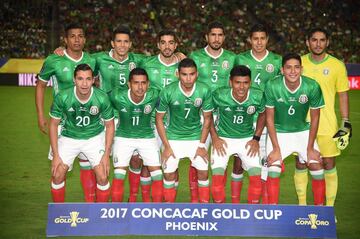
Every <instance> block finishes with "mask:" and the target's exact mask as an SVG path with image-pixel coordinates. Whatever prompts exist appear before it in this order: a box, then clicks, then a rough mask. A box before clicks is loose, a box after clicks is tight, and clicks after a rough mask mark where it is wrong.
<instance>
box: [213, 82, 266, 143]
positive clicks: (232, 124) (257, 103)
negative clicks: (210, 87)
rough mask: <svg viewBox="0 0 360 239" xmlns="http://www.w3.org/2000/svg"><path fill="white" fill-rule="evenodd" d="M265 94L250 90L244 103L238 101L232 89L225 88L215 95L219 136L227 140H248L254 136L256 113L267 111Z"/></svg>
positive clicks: (257, 90) (214, 101) (218, 90)
mask: <svg viewBox="0 0 360 239" xmlns="http://www.w3.org/2000/svg"><path fill="white" fill-rule="evenodd" d="M263 95H264V93H263V92H262V91H261V90H259V89H250V90H249V92H248V95H247V98H246V99H245V101H243V102H241V103H240V102H239V101H237V100H236V99H235V98H234V96H233V95H232V89H231V88H229V87H226V88H225V87H223V88H220V89H217V90H216V91H215V92H214V93H213V103H214V110H218V119H217V122H216V130H217V133H218V135H219V136H222V137H226V138H247V137H251V136H252V135H253V134H254V131H255V129H254V124H253V122H254V117H255V113H261V112H264V110H265V97H264V96H263Z"/></svg>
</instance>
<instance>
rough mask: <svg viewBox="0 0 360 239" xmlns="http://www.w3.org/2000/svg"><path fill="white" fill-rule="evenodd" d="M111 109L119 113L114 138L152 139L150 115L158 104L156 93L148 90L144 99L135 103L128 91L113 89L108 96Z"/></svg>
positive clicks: (152, 130) (152, 131)
mask: <svg viewBox="0 0 360 239" xmlns="http://www.w3.org/2000/svg"><path fill="white" fill-rule="evenodd" d="M110 100H111V103H112V105H113V107H114V108H115V109H116V111H117V112H119V126H118V128H117V129H116V136H118V137H125V138H140V139H143V138H154V137H155V135H154V129H153V128H152V127H151V115H152V112H153V111H154V110H155V106H156V103H157V102H158V91H157V90H153V89H149V90H148V91H147V92H146V94H145V96H144V99H143V100H142V101H141V102H139V103H135V102H133V101H132V100H131V97H130V90H122V89H115V90H113V91H112V92H111V94H110Z"/></svg>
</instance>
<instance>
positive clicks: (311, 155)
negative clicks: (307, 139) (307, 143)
mask: <svg viewBox="0 0 360 239" xmlns="http://www.w3.org/2000/svg"><path fill="white" fill-rule="evenodd" d="M307 159H308V160H307V164H308V165H309V164H310V161H311V160H314V161H317V162H319V163H320V164H322V159H321V155H320V152H319V151H318V150H316V149H314V148H308V149H307Z"/></svg>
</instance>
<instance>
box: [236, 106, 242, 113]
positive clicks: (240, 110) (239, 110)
mask: <svg viewBox="0 0 360 239" xmlns="http://www.w3.org/2000/svg"><path fill="white" fill-rule="evenodd" d="M235 111H237V112H243V111H244V109H243V107H242V106H238V107H236V110H235Z"/></svg>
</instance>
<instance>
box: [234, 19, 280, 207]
mask: <svg viewBox="0 0 360 239" xmlns="http://www.w3.org/2000/svg"><path fill="white" fill-rule="evenodd" d="M248 42H249V43H250V45H251V49H250V50H248V51H246V52H243V53H240V54H239V55H238V56H237V58H236V64H237V65H246V66H247V67H249V69H250V70H251V87H252V88H255V89H260V90H261V91H263V92H264V90H265V85H266V82H268V81H269V80H271V79H273V78H274V77H275V76H277V75H279V74H280V68H281V56H279V55H277V54H275V53H273V52H271V51H269V50H267V45H268V42H269V32H268V30H267V28H266V27H265V26H264V25H262V24H255V25H254V26H252V28H251V29H250V34H249V38H248ZM256 119H257V116H256V117H255V118H254V123H256ZM266 135H267V130H266V128H265V129H264V130H263V133H262V135H261V137H260V157H261V158H264V157H265V156H266V152H265V147H266V145H265V139H266ZM237 161H238V160H237V159H235V161H234V170H233V178H232V180H233V181H232V186H233V188H232V189H233V190H232V199H233V201H234V202H238V201H240V192H241V188H242V178H243V175H242V170H241V169H240V168H239V166H240V164H239V162H237ZM237 172H240V174H238V173H237ZM263 186H265V183H264V184H263ZM262 201H263V203H267V197H266V189H265V188H264V189H263V197H262Z"/></svg>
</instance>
